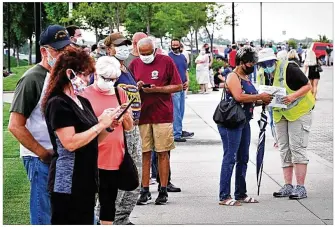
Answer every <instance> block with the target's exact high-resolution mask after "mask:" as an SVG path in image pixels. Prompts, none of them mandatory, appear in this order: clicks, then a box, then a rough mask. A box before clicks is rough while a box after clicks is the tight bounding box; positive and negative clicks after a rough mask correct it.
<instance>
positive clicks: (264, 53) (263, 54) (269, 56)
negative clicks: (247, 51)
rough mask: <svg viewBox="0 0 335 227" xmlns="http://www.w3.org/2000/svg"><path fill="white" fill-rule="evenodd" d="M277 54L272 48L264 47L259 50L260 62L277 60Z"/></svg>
mask: <svg viewBox="0 0 335 227" xmlns="http://www.w3.org/2000/svg"><path fill="white" fill-rule="evenodd" d="M276 59H277V58H276V55H275V53H274V52H273V49H272V48H264V49H262V50H260V51H259V52H258V62H264V61H269V60H276Z"/></svg>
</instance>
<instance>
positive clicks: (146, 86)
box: [142, 84, 151, 88]
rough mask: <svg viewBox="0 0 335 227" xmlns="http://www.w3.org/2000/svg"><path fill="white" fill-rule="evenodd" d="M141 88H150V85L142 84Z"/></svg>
mask: <svg viewBox="0 0 335 227" xmlns="http://www.w3.org/2000/svg"><path fill="white" fill-rule="evenodd" d="M142 87H144V88H151V84H143V86H142Z"/></svg>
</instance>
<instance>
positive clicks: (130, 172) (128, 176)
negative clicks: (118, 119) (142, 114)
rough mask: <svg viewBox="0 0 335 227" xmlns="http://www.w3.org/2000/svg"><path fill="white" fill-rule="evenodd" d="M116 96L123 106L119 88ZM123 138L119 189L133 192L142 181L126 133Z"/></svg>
mask: <svg viewBox="0 0 335 227" xmlns="http://www.w3.org/2000/svg"><path fill="white" fill-rule="evenodd" d="M115 95H116V97H117V100H118V102H119V105H121V99H120V95H119V91H118V88H117V87H116V88H115ZM123 138H124V143H125V152H124V157H123V161H122V163H121V165H120V168H119V179H118V188H119V189H120V190H123V191H133V190H135V189H136V188H137V187H138V186H139V185H140V181H139V177H138V171H137V167H136V165H135V162H134V160H133V159H132V157H131V156H130V154H129V152H128V147H127V141H126V135H125V133H124V132H123Z"/></svg>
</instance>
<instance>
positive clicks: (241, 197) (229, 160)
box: [218, 46, 272, 206]
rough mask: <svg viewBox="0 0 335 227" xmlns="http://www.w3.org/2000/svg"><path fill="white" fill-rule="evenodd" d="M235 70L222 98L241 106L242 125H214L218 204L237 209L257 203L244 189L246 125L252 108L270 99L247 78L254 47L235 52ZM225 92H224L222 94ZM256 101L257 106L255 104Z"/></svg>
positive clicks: (252, 61) (247, 141)
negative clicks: (218, 151)
mask: <svg viewBox="0 0 335 227" xmlns="http://www.w3.org/2000/svg"><path fill="white" fill-rule="evenodd" d="M235 61H236V68H235V69H234V71H233V72H232V73H230V74H228V77H227V80H226V88H227V89H226V90H227V92H226V99H228V100H230V99H235V101H236V102H238V105H241V106H242V108H243V110H244V113H245V116H246V122H245V123H244V124H241V125H240V126H238V127H237V128H226V127H224V126H222V125H218V129H219V133H220V135H221V140H222V143H223V151H224V152H223V160H222V166H221V176H220V195H219V196H220V203H219V204H220V205H226V206H240V205H241V203H240V202H244V203H258V201H257V200H255V199H254V198H251V197H249V196H248V195H247V194H246V193H247V188H246V181H245V177H246V173H247V166H248V161H249V146H250V138H251V134H250V125H249V121H250V120H251V119H252V116H253V110H254V107H255V105H256V104H257V105H260V104H261V103H262V104H265V105H268V104H269V103H270V102H271V100H272V96H271V95H269V94H267V93H262V94H260V95H259V94H258V93H257V90H256V88H255V87H254V85H253V84H252V83H251V82H250V80H249V75H250V74H251V73H252V72H253V71H254V65H255V64H257V61H258V56H257V53H256V51H255V49H254V48H252V47H250V46H244V47H242V48H240V49H239V50H238V51H237V54H236V60H235ZM224 92H225V91H224ZM256 102H257V103H256ZM235 163H236V171H235V175H236V176H235V193H234V196H235V199H232V197H231V194H230V183H231V177H232V174H233V169H234V165H235Z"/></svg>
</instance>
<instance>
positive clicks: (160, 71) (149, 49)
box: [129, 38, 183, 205]
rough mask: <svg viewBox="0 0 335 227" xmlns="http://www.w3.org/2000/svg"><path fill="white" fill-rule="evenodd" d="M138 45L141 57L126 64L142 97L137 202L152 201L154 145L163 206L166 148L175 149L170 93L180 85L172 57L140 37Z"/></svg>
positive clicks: (167, 159) (165, 193) (167, 155)
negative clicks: (138, 195) (162, 53)
mask: <svg viewBox="0 0 335 227" xmlns="http://www.w3.org/2000/svg"><path fill="white" fill-rule="evenodd" d="M137 46H138V51H139V55H140V59H138V58H137V59H134V60H133V61H132V62H131V63H130V66H129V69H130V71H131V72H133V74H134V76H135V79H136V81H137V84H138V87H139V89H140V95H141V100H142V109H141V117H140V123H139V127H140V135H141V138H142V151H143V154H142V155H143V156H142V157H143V162H142V163H143V169H142V186H143V188H142V191H141V196H140V198H139V200H138V202H137V204H138V205H145V204H147V203H148V202H149V201H150V200H151V193H150V191H149V179H150V161H151V151H152V150H153V149H154V148H155V151H156V152H157V155H158V172H159V175H160V183H161V187H160V190H159V194H158V197H157V199H156V201H155V204H156V205H165V204H166V203H167V200H168V193H167V185H168V177H169V170H170V158H169V151H171V150H172V149H174V148H175V145H174V140H173V125H172V122H173V103H172V97H171V94H172V93H175V92H179V91H181V90H182V89H183V85H182V82H181V79H180V76H179V75H178V71H177V68H176V66H175V64H174V63H173V61H172V59H171V58H170V57H169V56H165V55H161V54H156V53H155V49H156V48H155V43H154V41H153V40H151V39H150V38H144V39H141V40H140V41H139V42H138V45H137ZM162 135H164V136H162Z"/></svg>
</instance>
